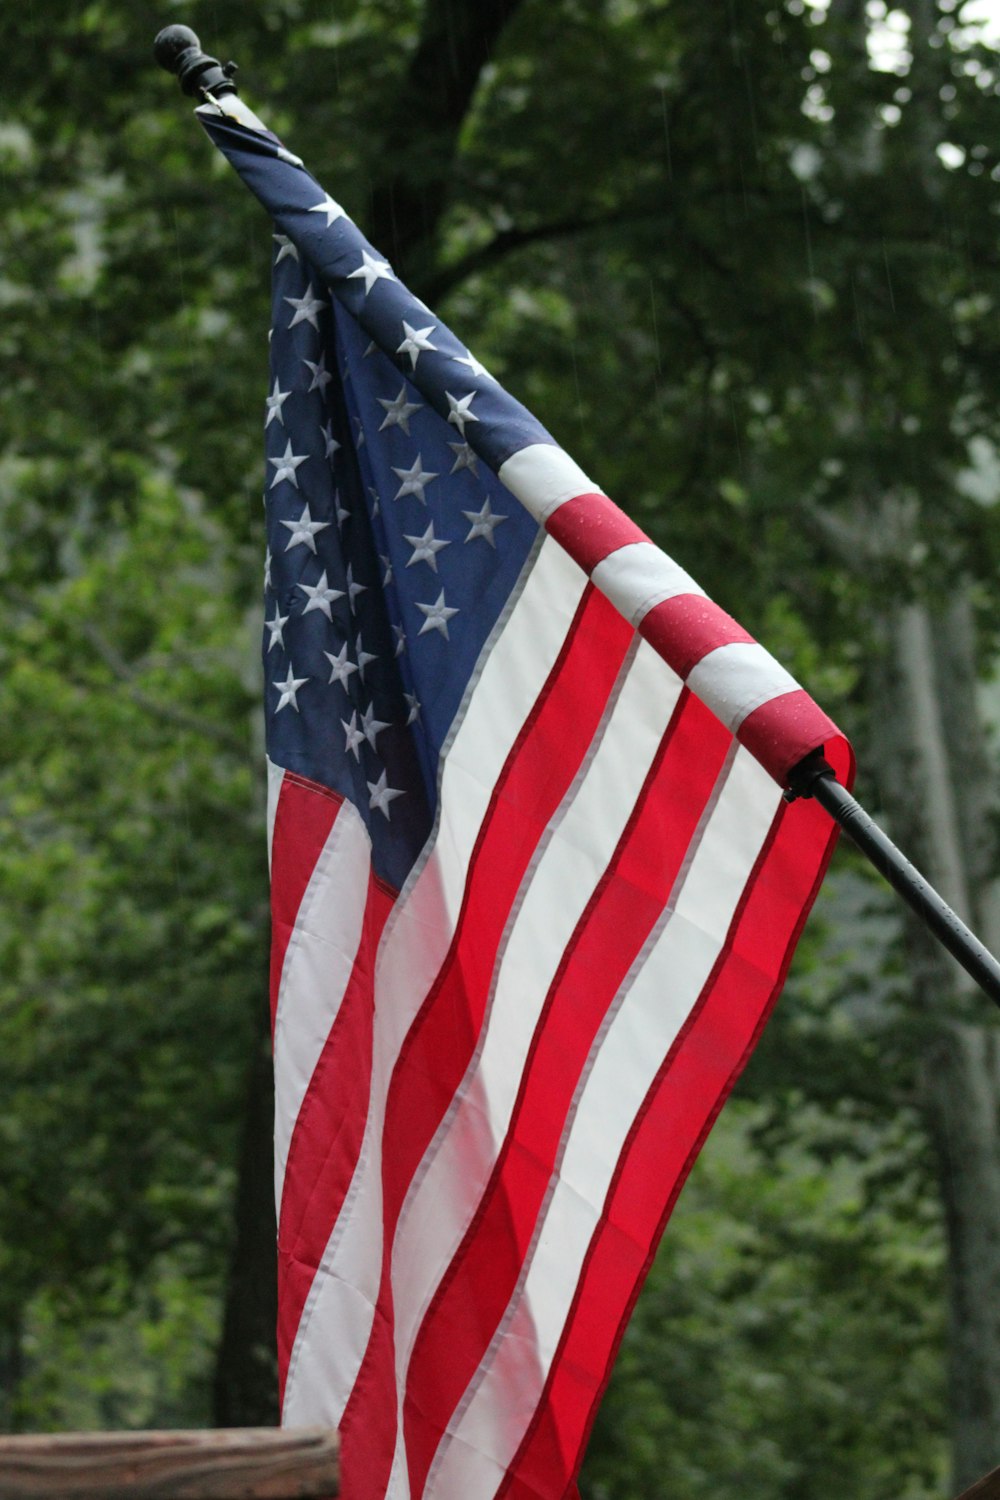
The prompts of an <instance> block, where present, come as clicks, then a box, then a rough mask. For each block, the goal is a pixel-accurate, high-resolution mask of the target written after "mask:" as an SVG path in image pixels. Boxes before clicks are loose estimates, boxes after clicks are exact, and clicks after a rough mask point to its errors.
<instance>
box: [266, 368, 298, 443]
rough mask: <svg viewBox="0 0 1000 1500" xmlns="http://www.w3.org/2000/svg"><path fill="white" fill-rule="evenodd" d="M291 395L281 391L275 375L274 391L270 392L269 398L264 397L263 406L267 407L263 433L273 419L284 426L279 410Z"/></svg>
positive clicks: (289, 392) (288, 392)
mask: <svg viewBox="0 0 1000 1500" xmlns="http://www.w3.org/2000/svg"><path fill="white" fill-rule="evenodd" d="M291 394H292V393H291V391H283V390H282V389H281V387H280V385H279V384H278V377H277V375H275V377H274V389H273V390H272V392H271V394H270V395H269V396H265V397H264V404H265V406H266V407H267V419H266V421H265V422H264V431H265V432H266V431H267V429H268V428H269V427H270V425H271V423H272V422H273V421H274V419H275V417H277V419H278V421H279V422H280V423H281V425H282V427H284V425H285V419H284V417H283V416H282V415H281V408H282V407H283V406H284V404H285V402H286V401H287V400H288V398H289V396H290V395H291Z"/></svg>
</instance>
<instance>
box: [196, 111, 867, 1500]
mask: <svg viewBox="0 0 1000 1500" xmlns="http://www.w3.org/2000/svg"><path fill="white" fill-rule="evenodd" d="M224 108H225V102H224V101H223V103H222V106H221V107H219V108H217V107H211V106H209V107H205V108H203V109H201V110H199V114H200V116H201V118H202V121H203V123H204V125H205V127H206V129H207V131H208V133H209V135H210V136H211V138H212V139H213V141H214V142H215V144H216V145H217V146H219V148H220V149H221V150H222V151H223V152H224V153H225V155H226V156H227V157H228V158H229V159H230V161H231V162H232V164H233V165H234V166H235V167H236V169H237V171H238V172H239V173H240V175H241V176H242V177H243V178H244V180H245V181H246V182H247V184H248V185H249V186H250V187H251V188H252V190H253V191H254V192H255V193H256V194H257V196H258V197H259V198H260V200H261V201H262V203H263V204H264V206H265V207H266V209H267V210H268V212H269V214H270V215H271V217H272V219H273V220H274V223H275V235H274V244H275V254H274V288H273V317H272V322H273V328H272V339H271V359H270V375H269V379H268V389H267V396H266V403H265V418H264V420H265V443H266V480H265V486H266V488H265V503H266V528H267V537H268V558H267V567H266V576H265V632H264V668H265V675H266V683H267V688H266V692H267V704H266V717H267V735H268V757H269V776H270V791H271V795H270V801H269V830H270V840H271V872H272V912H273V944H272V973H271V998H272V1016H273V1032H274V1049H275V1075H276V1099H277V1104H276V1121H275V1191H276V1199H277V1203H278V1222H279V1228H278V1251H279V1278H280V1286H279V1358H280V1375H281V1386H282V1419H283V1421H284V1422H285V1423H286V1424H290V1425H302V1424H310V1423H315V1422H329V1423H333V1424H336V1425H338V1426H339V1427H340V1430H341V1438H342V1451H343V1492H344V1494H345V1495H347V1496H349V1497H350V1500H377V1497H382V1496H392V1497H394V1500H404V1497H407V1500H408V1497H413V1500H416V1497H418V1496H428V1497H430V1496H434V1497H440V1500H452V1497H454V1500H458V1497H461V1500H466V1497H468V1496H476V1497H477V1500H478V1497H484V1500H485V1497H489V1496H494V1495H509V1496H517V1497H521V1496H523V1497H528V1496H533V1497H557V1496H563V1495H566V1494H571V1493H573V1487H574V1483H575V1475H576V1472H577V1469H578V1467H579V1462H580V1457H581V1454H582V1451H583V1448H584V1445H585V1443H586V1439H587V1435H588V1432H589V1430H590V1426H591V1423H592V1421H593V1417H594V1414H595V1411H596V1408H597V1404H598V1402H599V1399H600V1396H601V1393H602V1391H603V1389H604V1386H605V1384H606V1381H607V1378H608V1373H609V1370H610V1367H611V1363H612V1361H613V1358H614V1354H615V1351H616V1349H617V1346H618V1342H619V1340H620V1337H621V1334H622V1330H623V1328H624V1326H625V1322H626V1320H627V1317H628V1314H629V1312H630V1310H631V1307H632V1304H633V1302H634V1299H635V1297H636V1295H637V1293H638V1289H639V1287H640V1285H641V1283H642V1280H643V1277H644V1275H645V1273H646V1270H647V1269H648V1266H649V1263H650V1260H651V1258H652V1255H653V1253H654V1251H655V1248H656V1245H657V1243H658V1240H659V1236H660V1234H661V1232H662V1229H663V1226H664V1224H665V1222H666V1219H667V1217H668V1215H669V1212H670V1210H671V1208H672V1206H673V1203H674V1201H675V1199H676V1196H677V1193H678V1192H679V1191H680V1188H681V1186H682V1184H683V1181H684V1179H685V1177H686V1175H687V1172H688V1170H689V1168H690V1165H691V1163H692V1161H693V1160H694V1157H695V1156H696V1154H697V1151H698V1149H699V1147H700V1145H701V1143H702V1142H703V1140H704V1138H705V1136H706V1135H707V1133H708V1130H709V1129H710V1127H711V1124H712V1122H713V1120H714V1118H715V1116H716V1114H717V1112H718V1110H719V1109H720V1108H721V1105H722V1102H723V1101H724V1099H725V1098H726V1096H727V1095H728V1092H729V1090H730V1088H731V1087H732V1084H733V1082H734V1081H735V1078H736V1077H737V1076H738V1074H739V1072H740V1070H741V1068H742V1066H743V1064H744V1062H745V1061H746V1058H747V1056H748V1055H749V1052H750V1050H751V1049H752V1046H753V1044H754V1042H755V1040H756V1037H757V1035H758V1034H759V1031H760V1029H761V1027H762V1025H763V1024H764V1021H765V1020H766V1017H767V1015H768V1013H769V1011H770V1009H771V1006H772V1005H773V1003H774V1000H775V998H776V996H777V994H778V991H779V990H780V987H781V984H782V982H783V979H784V976H785V973H786V971H787V967H788V964H789V962H790V959H791V953H792V950H793V948H794V945H795V941H796V939H797V937H798V935H799V933H800V931H801V928H802V924H803V922H804V920H805V916H806V914H807V912H808V910H809V907H810V905H811V903H812V900H813V898H814V896H815V893H816V890H817V888H818V885H819V882H820V880H821V878H822V875H823V873H824V871H825V868H826V864H827V861H828V858H829V854H830V850H831V848H832V844H833V839H834V828H833V825H832V823H831V822H830V821H829V819H828V818H827V817H826V815H825V814H824V813H823V812H822V810H821V809H819V808H818V807H817V806H816V805H815V804H813V803H812V802H795V803H791V804H790V803H788V802H786V801H785V800H784V798H783V796H782V785H783V784H784V781H785V778H786V776H787V773H788V771H789V769H790V768H791V767H792V766H793V765H795V764H796V763H797V761H798V760H800V759H801V758H802V757H803V756H804V755H805V754H807V753H808V752H809V751H811V750H813V749H816V748H819V747H821V746H822V747H824V749H825V753H826V755H827V757H828V759H830V760H831V762H832V763H833V765H834V766H835V769H837V771H838V773H839V774H840V776H841V779H842V780H845V781H849V779H850V775H851V769H852V760H851V756H850V751H849V748H848V747H847V745H846V742H845V741H844V740H843V738H842V736H841V735H840V734H839V731H838V730H837V729H836V727H835V726H834V725H833V724H832V723H831V721H830V720H829V719H828V718H827V717H826V715H825V714H823V713H822V711H821V710H820V709H819V708H818V707H817V706H816V705H815V704H814V703H813V702H812V700H811V699H810V698H809V697H808V695H807V694H806V693H804V692H803V691H802V690H801V689H800V688H799V686H798V684H797V683H795V682H794V680H793V679H792V678H791V677H790V676H789V675H788V673H787V672H786V671H785V670H784V669H783V668H782V667H780V666H779V665H778V663H776V662H775V661H774V660H773V658H771V657H770V656H769V655H768V654H767V653H766V652H765V651H764V650H763V649H762V648H761V647H760V646H758V645H757V644H756V642H754V641H753V640H752V639H751V638H750V637H749V636H748V635H747V633H746V632H745V631H743V630H742V629H741V628H740V627H739V626H738V625H737V624H736V623H735V621H733V620H731V619H730V617H729V616H727V615H726V614H725V613H724V612H723V611H722V610H720V609H719V608H718V607H717V606H716V605H714V604H713V603H712V602H711V601H710V600H708V599H707V598H706V597H705V595H704V593H703V591H702V590H701V589H700V588H699V587H698V585H697V584H696V583H694V581H693V580H692V579H691V578H690V577H689V576H688V574H687V573H685V572H684V570H683V569H682V568H680V567H679V566H678V565H677V564H676V563H674V562H673V561H672V560H671V559H669V558H667V557H666V556H665V555H664V554H663V553H662V552H661V551H660V550H659V549H657V548H656V547H654V546H653V544H652V543H651V542H650V541H649V540H648V538H646V537H645V536H644V535H643V534H642V532H641V531H640V530H639V529H638V528H637V527H636V526H635V525H634V524H633V523H632V522H631V521H629V520H628V519H627V517H625V516H624V515H623V514H622V513H621V512H620V511H619V510H618V509H617V508H616V507H615V506H614V505H613V504H612V502H611V501H610V500H608V499H607V497H605V496H604V495H603V494H602V493H601V492H600V491H599V490H598V489H597V488H596V486H594V485H593V484H592V483H591V482H590V481H589V480H588V479H587V478H586V476H585V475H584V474H583V473H582V472H581V471H580V470H579V469H578V468H577V466H576V465H575V464H574V463H573V461H572V460H571V459H570V458H569V457H568V455H567V454H565V453H564V452H563V451H562V449H561V448H559V447H558V445H557V444H555V443H554V442H553V440H552V439H551V437H550V436H549V435H548V433H547V432H545V430H544V429H543V428H542V427H541V426H540V424H539V423H538V422H536V421H535V419H534V418H533V417H532V416H531V415H530V413H528V412H527V411H526V410H525V409H524V408H523V407H522V406H521V405H520V404H519V403H518V402H517V401H515V400H514V398H512V397H511V396H510V395H508V394H507V393H506V392H505V391H504V390H503V389H502V388H501V387H500V385H499V384H498V383H497V382H496V381H495V380H494V379H493V377H492V376H491V375H490V374H489V372H488V371H487V370H486V369H485V368H484V367H483V366H482V365H481V364H480V363H479V361H478V360H476V359H475V357H474V356H473V355H472V354H470V353H469V351H468V350H467V349H466V347H465V345H464V344H463V343H461V342H460V341H459V340H458V339H457V338H456V337H455V336H454V334H452V333H451V332H450V330H449V329H448V328H447V327H446V326H445V325H444V324H443V323H442V322H441V321H440V319H438V318H437V317H436V316H435V315H434V314H433V313H432V312H431V311H430V310H429V309H427V308H426V307H425V306H424V305H423V304H422V303H421V302H419V301H418V300H417V299H416V298H415V297H413V296H412V294H410V293H409V292H408V291H407V290H406V288H405V287H403V286H402V284H401V283H400V282H399V281H398V279H397V278H396V276H395V274H394V272H393V270H392V268H391V266H390V265H389V264H388V262H387V261H386V260H385V259H384V258H383V257H382V256H381V255H379V253H378V252H377V251H376V250H374V249H373V248H372V247H371V246H370V245H369V244H368V243H367V242H366V241H365V240H364V238H363V237H362V235H361V234H360V232H359V231H358V229H357V228H356V226H355V225H354V224H353V223H352V222H351V221H350V219H349V218H348V217H347V215H346V214H345V213H344V211H343V209H342V208H341V207H340V205H339V204H338V203H336V201H335V200H333V199H332V198H330V197H329V195H328V194H327V193H326V192H325V191H324V190H323V189H322V188H320V187H319V185H318V184H317V183H316V182H315V180H314V179H313V178H312V177H311V176H310V175H309V173H308V172H307V171H306V170H305V169H304V168H303V167H302V165H301V163H300V162H299V161H298V159H297V158H295V157H293V156H292V155H291V154H290V153H289V152H287V151H286V150H285V149H284V148H283V147H282V146H281V144H280V142H279V141H277V139H276V138H275V137H273V136H271V135H270V134H269V133H267V132H266V131H263V130H260V129H255V128H251V127H250V126H248V125H246V124H241V123H240V122H239V120H238V119H236V118H232V117H230V116H227V115H226V114H224V113H222V109H224ZM231 113H232V111H231Z"/></svg>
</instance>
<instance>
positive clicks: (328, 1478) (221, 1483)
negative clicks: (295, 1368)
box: [0, 1427, 1000, 1500]
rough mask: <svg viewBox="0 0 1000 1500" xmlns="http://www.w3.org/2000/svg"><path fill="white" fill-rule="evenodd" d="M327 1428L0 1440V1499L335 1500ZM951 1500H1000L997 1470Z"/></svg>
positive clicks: (335, 1452) (336, 1467) (336, 1458)
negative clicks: (954, 1499)
mask: <svg viewBox="0 0 1000 1500" xmlns="http://www.w3.org/2000/svg"><path fill="white" fill-rule="evenodd" d="M339 1494H340V1447H339V1444H338V1441H337V1434H336V1432H334V1431H333V1430H332V1429H331V1428H328V1427H302V1428H298V1429H295V1428H292V1429H290V1430H286V1429H282V1430H279V1429H277V1428H271V1427H240V1428H233V1429H231V1430H229V1431H214V1432H82V1433H79V1432H76V1433H59V1434H56V1435H54V1436H53V1435H48V1434H45V1435H39V1436H32V1437H0V1500H335V1497H336V1496H338V1495H339ZM956 1500H1000V1469H994V1470H993V1472H992V1473H991V1474H986V1475H985V1476H984V1477H983V1478H982V1479H980V1480H979V1481H978V1482H977V1483H976V1484H974V1485H972V1486H971V1488H970V1489H967V1490H963V1491H962V1493H961V1495H958V1496H956Z"/></svg>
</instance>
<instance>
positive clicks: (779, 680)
mask: <svg viewBox="0 0 1000 1500" xmlns="http://www.w3.org/2000/svg"><path fill="white" fill-rule="evenodd" d="M687 684H688V687H689V688H690V689H691V691H692V693H694V694H695V695H696V696H697V697H699V698H700V699H701V701H702V703H704V704H705V706H706V708H710V709H711V710H712V712H713V713H714V714H715V715H716V717H717V718H719V719H721V720H722V722H723V724H725V726H726V728H727V729H728V730H730V732H731V733H732V734H735V733H736V731H737V730H738V729H739V727H740V725H741V724H742V723H743V721H744V719H746V718H748V717H749V716H750V714H752V713H753V711H754V709H757V708H760V707H761V705H762V704H764V703H770V701H771V699H772V698H782V697H784V695H785V694H786V693H795V692H798V691H799V685H798V683H797V682H796V681H795V678H794V677H793V676H792V675H791V673H790V672H786V671H785V669H784V667H783V666H781V665H780V663H779V662H776V661H775V659H774V657H773V656H772V655H771V654H770V652H769V651H765V650H764V647H763V646H758V645H756V644H755V643H753V642H751V641H736V642H734V643H733V644H732V645H729V646H719V647H718V648H717V649H716V650H715V651H710V652H709V653H708V655H707V656H703V657H702V659H701V661H700V662H699V663H698V665H697V666H696V667H694V668H693V669H692V670H691V671H690V672H689V673H688V679H687Z"/></svg>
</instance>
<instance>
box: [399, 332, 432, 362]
mask: <svg viewBox="0 0 1000 1500" xmlns="http://www.w3.org/2000/svg"><path fill="white" fill-rule="evenodd" d="M436 327H437V324H436V323H428V325H427V327H426V328H411V327H410V325H409V323H407V322H404V323H403V332H404V333H405V334H406V337H405V339H404V340H403V342H402V343H401V344H400V346H399V348H398V349H397V350H396V353H397V354H408V355H409V356H410V369H411V370H415V369H416V368H417V360H418V359H419V358H420V355H421V354H422V353H423V352H424V350H426V351H427V352H428V353H431V354H433V353H436V351H437V345H436V344H432V343H431V341H430V337H429V335H430V334H432V333H433V332H434V330H435V328H436Z"/></svg>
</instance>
